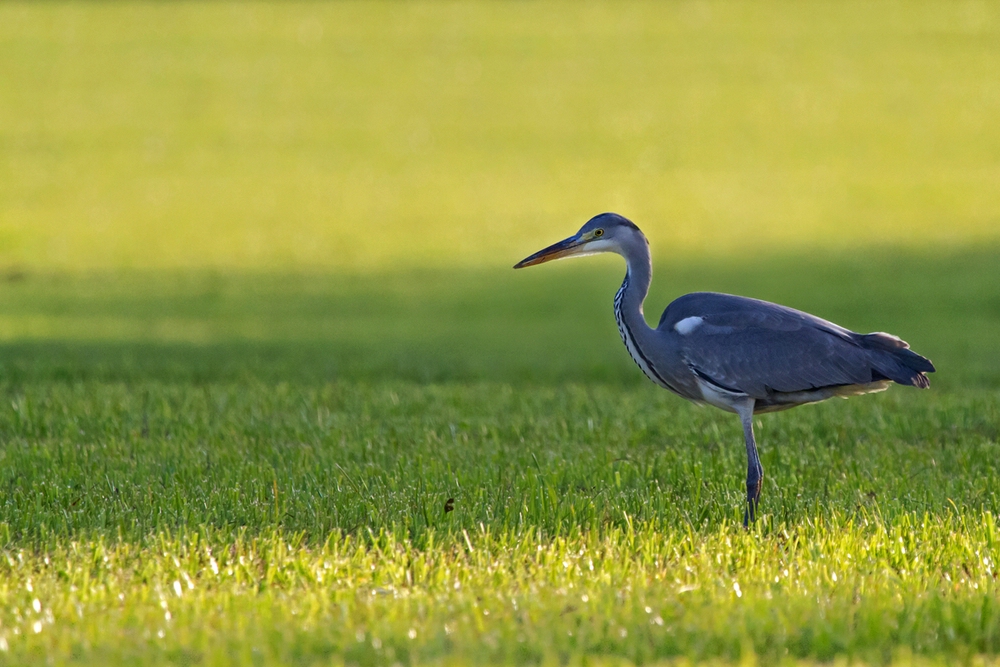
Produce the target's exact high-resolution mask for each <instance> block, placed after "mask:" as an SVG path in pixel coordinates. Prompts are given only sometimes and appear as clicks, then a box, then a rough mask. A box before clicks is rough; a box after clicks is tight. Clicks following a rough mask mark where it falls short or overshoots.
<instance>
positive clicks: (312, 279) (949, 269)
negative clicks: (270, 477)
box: [0, 1, 1000, 385]
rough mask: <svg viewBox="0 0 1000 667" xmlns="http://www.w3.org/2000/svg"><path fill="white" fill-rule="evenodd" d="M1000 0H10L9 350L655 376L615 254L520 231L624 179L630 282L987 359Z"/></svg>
mask: <svg viewBox="0 0 1000 667" xmlns="http://www.w3.org/2000/svg"><path fill="white" fill-rule="evenodd" d="M998 44H1000V7H998V6H997V5H996V4H995V3H989V2H974V1H972V2H956V3H938V2H922V3H921V2H914V3H906V4H899V3H867V2H857V3H836V4H827V3H811V2H768V3H752V4H751V3H733V2H700V1H699V2H677V3H655V2H626V3H599V2H592V3H575V2H555V3H483V2H462V3H459V2H412V3H379V2H375V3H372V2H351V3H262V2H246V3H243V2H241V3H226V2H212V3H132V2H122V3H75V2H72V3H63V2H48V3H30V2H9V3H3V4H2V5H0V275H2V276H3V277H4V281H3V282H2V283H0V304H2V307H0V341H2V343H0V345H2V346H0V358H2V359H0V364H2V368H3V369H4V373H5V375H6V376H7V377H15V378H16V377H21V378H25V377H33V376H34V374H40V375H38V377H52V376H59V375H65V376H71V377H72V376H97V377H104V376H114V377H133V376H148V375H150V374H152V375H153V376H157V375H161V374H166V375H167V376H170V377H185V378H189V377H204V378H209V379H210V378H211V377H219V376H233V375H240V374H246V373H250V374H256V375H262V376H264V377H271V378H274V377H280V376H289V375H290V376H301V377H305V376H310V377H316V378H317V379H320V378H326V379H328V378H329V377H331V376H336V377H365V378H372V377H386V376H390V377H403V378H411V379H419V380H427V379H438V380H440V379H449V378H452V379H463V378H496V379H502V380H516V379H538V380H556V379H566V378H574V377H575V378H578V379H602V380H612V381H618V380H625V381H639V380H641V379H642V378H641V376H639V374H638V373H635V372H634V369H632V368H630V362H629V360H628V359H627V357H626V355H623V354H621V350H620V349H617V346H618V343H617V340H616V336H615V332H614V328H613V323H612V318H611V316H610V299H611V296H612V294H613V292H614V290H615V289H616V287H617V283H618V281H619V279H620V273H621V268H620V266H618V265H617V264H615V261H616V260H614V259H611V258H602V259H601V260H591V261H590V263H589V265H586V264H583V263H581V265H579V266H577V265H572V266H563V265H560V266H558V267H546V268H545V269H537V270H535V271H534V272H524V273H516V274H515V273H514V272H512V271H510V268H509V267H510V265H511V264H513V262H515V261H516V260H518V259H520V258H521V257H523V256H524V255H526V254H528V253H530V252H532V251H534V250H536V249H537V248H538V247H541V246H542V245H544V244H547V243H549V242H552V241H554V240H557V239H559V238H562V237H564V236H566V235H568V234H569V233H570V232H572V231H574V230H575V229H576V228H577V227H578V226H579V225H580V224H581V223H582V222H583V221H584V220H586V219H587V218H588V217H590V216H591V215H593V214H595V213H598V212H600V211H604V210H616V211H619V212H621V213H623V214H626V215H628V216H630V217H632V218H633V219H634V220H635V221H636V222H637V223H638V224H639V225H640V226H641V227H642V228H643V229H644V230H645V231H646V233H647V234H648V236H649V237H650V239H651V241H652V244H653V249H654V253H655V255H656V257H655V265H656V278H655V280H654V288H653V294H652V297H651V304H650V305H649V307H647V312H648V314H649V316H650V318H651V319H655V317H656V315H657V314H658V313H659V311H660V309H661V308H662V306H664V305H665V304H666V303H667V302H668V301H669V300H670V298H673V297H674V296H676V295H678V294H681V293H683V292H685V291H690V290H694V289H718V290H724V291H730V292H735V293H739V294H747V295H752V296H757V297H761V298H768V299H774V300H778V301H782V302H784V303H788V304H789V305H793V306H797V307H799V308H804V309H807V310H811V311H815V312H817V313H818V314H820V315H823V316H826V317H828V318H832V319H835V320H837V321H839V322H842V323H843V324H845V325H846V326H850V327H853V328H857V329H861V330H868V329H888V330H890V331H893V332H895V333H898V334H900V335H902V336H903V337H904V338H906V339H908V340H910V342H911V343H912V344H913V345H914V346H915V347H917V348H918V349H919V350H920V351H921V352H924V353H926V354H928V355H930V356H932V357H933V358H934V359H935V360H937V361H938V362H939V366H940V367H941V369H942V372H941V374H940V377H941V379H942V381H943V382H945V383H946V384H947V382H948V381H949V380H948V377H949V373H953V374H952V376H951V377H952V378H953V381H954V382H965V381H972V382H977V383H978V382H985V383H987V384H992V385H995V384H996V383H997V382H998V377H1000V372H998V370H997V364H998V362H997V358H998V356H1000V355H998V354H997V352H998V350H1000V343H998V339H1000V336H998V334H997V333H996V331H997V325H998V324H1000V287H997V284H998V283H1000V280H998V276H997V270H996V267H997V265H998V259H1000V197H998V196H997V193H998V192H1000V124H998V123H996V122H995V121H996V118H998V117H1000V49H998V46H997V45H998Z"/></svg>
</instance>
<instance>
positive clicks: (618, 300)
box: [615, 273, 677, 392]
mask: <svg viewBox="0 0 1000 667" xmlns="http://www.w3.org/2000/svg"><path fill="white" fill-rule="evenodd" d="M628 280H629V274H628V273H626V274H625V281H624V282H622V286H621V287H620V288H619V289H618V293H617V294H615V321H617V322H618V333H619V334H620V335H621V337H622V342H623V343H625V349H626V350H628V354H629V356H630V357H632V361H634V362H635V365H636V366H638V367H639V370H641V371H642V372H643V375H645V376H646V377H647V378H649V379H650V380H651V381H653V382H655V383H656V384H658V385H660V386H661V387H665V388H667V389H669V390H670V391H673V392H676V391H677V390H676V389H674V388H673V387H671V386H670V384H669V383H668V382H667V381H666V380H664V379H663V378H662V377H660V374H659V373H657V372H656V369H655V368H653V364H651V363H650V361H649V359H647V358H646V355H644V354H643V353H642V350H640V349H639V345H638V344H637V343H636V342H635V337H634V336H632V330H631V329H629V327H628V324H627V323H626V322H625V314H624V312H623V311H622V301H624V299H625V290H626V289H628V285H629V282H628Z"/></svg>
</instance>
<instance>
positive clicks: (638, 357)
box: [615, 238, 671, 388]
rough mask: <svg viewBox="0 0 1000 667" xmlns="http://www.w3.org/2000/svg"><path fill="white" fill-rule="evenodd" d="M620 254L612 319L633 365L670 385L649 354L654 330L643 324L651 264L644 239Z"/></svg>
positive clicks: (656, 379) (654, 379)
mask: <svg viewBox="0 0 1000 667" xmlns="http://www.w3.org/2000/svg"><path fill="white" fill-rule="evenodd" d="M622 256H624V257H625V262H626V264H627V265H628V270H627V271H626V273H625V280H624V281H623V282H622V286H621V289H619V290H618V294H616V295H615V320H616V321H617V322H618V333H619V334H621V337H622V342H623V343H625V349H627V350H628V353H629V356H631V357H632V360H633V361H634V362H635V363H636V365H637V366H638V367H639V368H640V369H641V370H642V372H643V373H645V374H646V377H648V378H649V379H650V380H652V381H653V382H656V383H657V384H660V385H662V386H664V387H667V388H671V387H670V385H669V384H668V383H667V382H666V380H664V379H663V376H662V374H661V373H659V372H658V371H657V369H656V367H655V366H654V361H653V357H652V356H651V354H652V353H654V352H655V351H656V350H657V343H656V341H655V340H654V338H655V332H654V331H653V329H651V328H650V326H649V325H648V324H646V318H645V316H644V315H643V313H642V302H643V301H644V300H645V299H646V294H647V293H648V292H649V283H650V281H651V280H652V276H653V268H652V264H651V263H650V260H649V245H648V244H647V243H646V239H645V238H642V239H641V244H638V243H637V244H633V245H631V246H628V247H626V248H624V249H623V252H622Z"/></svg>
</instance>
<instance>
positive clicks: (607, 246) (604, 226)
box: [514, 213, 646, 269]
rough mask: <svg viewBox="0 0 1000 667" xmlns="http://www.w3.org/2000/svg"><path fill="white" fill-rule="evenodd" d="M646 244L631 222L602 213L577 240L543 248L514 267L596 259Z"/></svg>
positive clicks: (621, 217)
mask: <svg viewBox="0 0 1000 667" xmlns="http://www.w3.org/2000/svg"><path fill="white" fill-rule="evenodd" d="M637 242H641V243H645V242H646V237H645V236H643V234H642V232H641V231H639V228H638V227H636V226H635V224H634V223H633V222H632V221H631V220H629V219H628V218H626V217H624V216H621V215H618V214H617V213H601V214H600V215H597V216H594V217H593V218H591V219H590V220H588V221H587V224H585V225H584V226H583V227H581V228H580V231H578V232H577V233H576V234H574V235H573V236H571V237H569V238H568V239H563V240H562V241H560V242H559V243H555V244H553V245H550V246H549V247H548V248H543V249H541V250H539V251H538V252H536V253H535V254H534V255H531V256H530V257H525V258H524V259H522V260H521V261H520V262H518V263H517V264H515V265H514V268H515V269H523V268H524V267H526V266H534V265H535V264H541V263H543V262H548V261H551V260H553V259H563V258H565V257H581V256H583V255H595V254H597V253H599V252H616V253H618V254H622V249H623V248H624V247H625V246H627V245H629V244H632V243H637Z"/></svg>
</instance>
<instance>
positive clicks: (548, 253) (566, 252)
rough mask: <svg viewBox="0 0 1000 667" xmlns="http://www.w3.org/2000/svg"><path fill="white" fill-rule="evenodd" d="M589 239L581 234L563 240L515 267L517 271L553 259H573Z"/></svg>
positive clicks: (526, 258)
mask: <svg viewBox="0 0 1000 667" xmlns="http://www.w3.org/2000/svg"><path fill="white" fill-rule="evenodd" d="M589 240H590V239H589V238H585V237H582V236H581V235H580V234H576V235H575V236H571V237H569V238H568V239H563V240H562V241H560V242H559V243H553V244H552V245H550V246H549V247H548V248H543V249H541V250H539V251H538V252H536V253H535V254H534V255H531V256H529V257H525V258H524V259H522V260H521V261H520V262H518V263H517V264H515V265H514V268H515V269H523V268H524V267H526V266H534V265H535V264H542V263H544V262H549V261H552V260H553V259H562V258H563V257H571V256H572V255H575V254H577V252H579V250H578V249H579V248H580V246H582V245H583V244H585V243H586V242H587V241H589Z"/></svg>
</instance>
